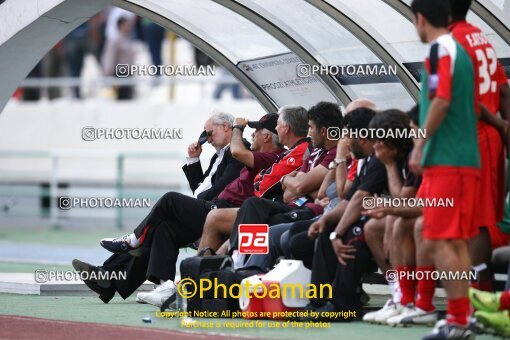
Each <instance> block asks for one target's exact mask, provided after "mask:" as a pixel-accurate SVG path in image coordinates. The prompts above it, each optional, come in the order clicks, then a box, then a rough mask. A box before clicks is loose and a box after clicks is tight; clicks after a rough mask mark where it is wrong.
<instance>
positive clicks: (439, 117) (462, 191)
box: [409, 0, 480, 339]
mask: <svg viewBox="0 0 510 340" xmlns="http://www.w3.org/2000/svg"><path fill="white" fill-rule="evenodd" d="M411 9H412V11H413V13H414V19H415V25H416V30H417V32H418V35H419V36H420V39H421V41H422V42H424V43H427V44H429V47H428V52H427V57H426V60H425V69H424V70H423V74H422V89H421V99H420V128H422V129H425V131H426V138H424V139H419V140H417V141H416V143H415V147H414V149H413V152H412V155H411V159H410V162H409V167H410V170H411V171H413V172H415V173H421V171H422V166H423V168H424V171H423V182H422V188H421V189H420V197H422V198H424V199H430V200H432V199H436V200H440V199H442V200H444V201H446V200H447V199H450V200H453V202H454V203H453V206H445V207H428V206H427V207H424V208H423V246H424V247H426V248H427V249H428V250H429V253H430V254H431V255H432V258H433V262H434V265H435V268H436V269H437V270H439V271H440V272H442V273H444V274H450V273H452V274H457V273H458V274H457V275H464V276H467V275H468V273H469V270H470V260H469V253H468V243H467V240H469V239H470V238H472V237H473V236H475V235H476V234H477V233H478V229H477V228H476V222H475V220H474V212H475V211H476V210H477V209H476V193H477V189H478V185H479V179H480V155H479V150H478V139H477V131H476V116H475V111H474V100H475V98H474V96H475V91H474V72H473V65H472V63H471V59H470V58H469V55H468V54H467V53H466V51H465V50H464V49H463V48H462V47H461V46H460V45H459V44H458V43H457V42H456V41H455V40H454V39H453V38H452V37H451V36H450V35H449V31H448V21H449V14H450V8H449V2H448V1H445V0H414V1H413V3H412V5H411ZM461 278H462V277H461ZM442 284H443V287H444V289H445V291H446V295H447V298H448V307H447V316H446V320H441V321H438V322H437V323H436V326H435V328H434V330H433V331H432V333H431V334H429V335H427V336H425V337H424V339H468V338H470V337H471V336H472V333H471V331H470V330H469V329H468V327H467V326H468V315H469V314H470V310H471V306H470V302H469V298H468V281H467V280H462V279H461V280H458V279H457V280H447V279H446V280H443V282H442Z"/></svg>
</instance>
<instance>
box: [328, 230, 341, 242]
mask: <svg viewBox="0 0 510 340" xmlns="http://www.w3.org/2000/svg"><path fill="white" fill-rule="evenodd" d="M337 238H342V235H340V234H337V232H336V231H333V232H331V234H329V239H330V240H331V241H333V240H336V239H337Z"/></svg>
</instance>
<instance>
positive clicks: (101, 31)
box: [89, 9, 108, 63]
mask: <svg viewBox="0 0 510 340" xmlns="http://www.w3.org/2000/svg"><path fill="white" fill-rule="evenodd" d="M107 18H108V10H107V9H103V10H102V11H101V12H99V13H97V14H96V15H94V16H93V17H92V18H90V20H89V29H90V52H91V53H92V54H93V55H94V57H95V58H96V59H97V61H98V62H99V63H100V62H101V55H102V54H103V48H104V44H105V34H106V19H107Z"/></svg>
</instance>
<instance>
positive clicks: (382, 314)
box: [374, 300, 404, 324]
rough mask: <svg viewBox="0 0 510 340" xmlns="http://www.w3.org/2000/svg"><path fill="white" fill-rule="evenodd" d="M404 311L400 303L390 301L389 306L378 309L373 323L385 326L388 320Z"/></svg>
mask: <svg viewBox="0 0 510 340" xmlns="http://www.w3.org/2000/svg"><path fill="white" fill-rule="evenodd" d="M403 309H404V306H402V305H401V304H400V303H395V302H393V300H391V304H390V305H388V306H384V307H383V308H382V309H380V310H379V311H378V313H377V315H376V316H375V319H374V322H375V323H382V324H385V323H386V322H387V321H388V319H389V318H392V317H394V316H395V315H398V314H400V312H401V311H402V310H403Z"/></svg>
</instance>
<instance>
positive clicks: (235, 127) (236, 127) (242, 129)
mask: <svg viewBox="0 0 510 340" xmlns="http://www.w3.org/2000/svg"><path fill="white" fill-rule="evenodd" d="M234 129H239V130H241V132H243V131H244V126H242V125H234V126H232V130H234Z"/></svg>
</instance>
